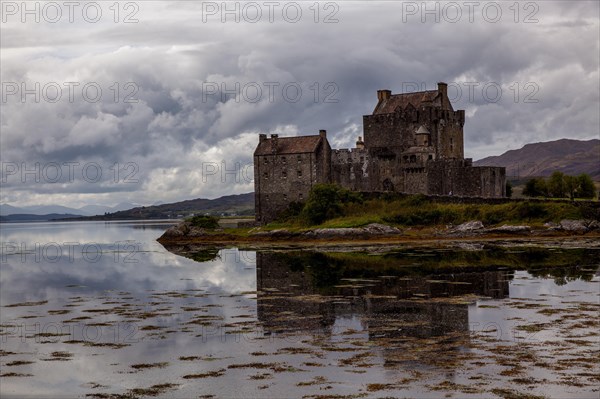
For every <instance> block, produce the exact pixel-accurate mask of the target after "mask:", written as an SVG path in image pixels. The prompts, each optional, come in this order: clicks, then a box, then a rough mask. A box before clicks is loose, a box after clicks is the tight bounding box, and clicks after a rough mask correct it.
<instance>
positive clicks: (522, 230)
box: [486, 224, 531, 233]
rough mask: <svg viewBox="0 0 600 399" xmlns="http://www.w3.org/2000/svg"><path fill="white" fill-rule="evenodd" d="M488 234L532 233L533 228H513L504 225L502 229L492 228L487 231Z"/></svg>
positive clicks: (523, 226) (524, 226)
mask: <svg viewBox="0 0 600 399" xmlns="http://www.w3.org/2000/svg"><path fill="white" fill-rule="evenodd" d="M486 232H487V233H529V232H531V226H526V225H522V226H512V225H508V224H504V225H502V226H500V227H492V228H490V229H487V230H486Z"/></svg>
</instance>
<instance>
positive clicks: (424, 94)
mask: <svg viewBox="0 0 600 399" xmlns="http://www.w3.org/2000/svg"><path fill="white" fill-rule="evenodd" d="M438 94H439V92H438V91H437V90H427V91H418V92H415V93H402V94H394V95H392V96H390V98H388V99H387V100H383V101H382V102H381V103H379V104H377V106H376V107H375V110H374V111H373V115H380V114H391V113H393V112H395V111H396V109H397V108H398V107H400V108H406V107H407V106H408V105H409V104H411V105H412V106H413V107H415V108H416V109H419V107H420V106H421V104H422V103H430V102H432V101H434V100H435V99H436V97H437V96H438Z"/></svg>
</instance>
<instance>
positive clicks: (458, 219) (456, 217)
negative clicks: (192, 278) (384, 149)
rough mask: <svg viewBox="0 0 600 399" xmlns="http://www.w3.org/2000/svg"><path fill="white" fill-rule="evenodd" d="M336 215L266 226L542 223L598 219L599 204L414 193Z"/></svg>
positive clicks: (353, 206) (348, 206) (353, 205)
mask: <svg viewBox="0 0 600 399" xmlns="http://www.w3.org/2000/svg"><path fill="white" fill-rule="evenodd" d="M338 213H339V216H336V217H333V218H331V219H328V220H326V221H324V222H322V223H320V224H311V223H309V222H307V220H306V218H305V217H303V215H302V214H301V213H299V214H297V215H291V216H288V217H287V218H285V219H283V220H280V221H278V222H274V223H271V224H269V225H267V226H266V229H276V228H288V229H292V230H302V229H305V228H315V227H318V228H341V227H361V226H365V225H367V224H369V223H383V224H388V225H392V226H397V227H433V226H446V225H449V224H453V225H458V224H461V223H464V222H467V221H470V220H480V221H482V222H483V224H484V225H486V226H496V225H502V224H528V225H531V226H537V225H539V226H541V225H543V224H544V223H546V222H555V223H557V222H560V221H561V220H563V219H596V220H597V219H598V218H599V216H600V210H599V208H598V206H595V207H593V206H591V205H589V204H588V205H582V204H578V203H568V202H556V201H544V202H509V203H504V204H455V203H439V202H434V201H431V200H429V199H427V198H425V197H423V196H419V195H414V196H409V197H405V198H401V199H392V200H386V199H369V200H365V201H363V202H350V203H345V204H341V205H340V211H339V212H338Z"/></svg>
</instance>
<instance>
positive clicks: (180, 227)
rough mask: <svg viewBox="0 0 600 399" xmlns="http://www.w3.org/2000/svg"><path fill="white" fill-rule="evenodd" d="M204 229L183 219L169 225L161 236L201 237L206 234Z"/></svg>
mask: <svg viewBox="0 0 600 399" xmlns="http://www.w3.org/2000/svg"><path fill="white" fill-rule="evenodd" d="M214 231H222V229H215V230H214ZM207 232H208V231H207V230H206V229H202V228H200V227H196V226H193V225H192V224H191V223H190V222H187V221H183V222H180V223H179V224H177V225H175V226H171V227H169V228H168V229H167V230H166V231H165V232H164V234H163V235H162V236H161V238H163V237H164V238H178V237H179V238H181V237H202V236H204V235H206V234H207Z"/></svg>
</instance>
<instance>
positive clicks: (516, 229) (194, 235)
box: [158, 219, 600, 245]
mask: <svg viewBox="0 0 600 399" xmlns="http://www.w3.org/2000/svg"><path fill="white" fill-rule="evenodd" d="M582 235H585V236H586V237H588V236H589V237H595V236H600V224H599V223H598V222H595V221H587V220H566V219H565V220H562V221H561V222H560V223H546V224H545V225H544V226H543V227H532V226H529V225H502V226H490V227H486V226H484V224H483V223H482V222H481V221H478V220H473V221H469V222H466V223H463V224H460V225H457V226H452V225H449V226H445V227H427V228H419V229H416V228H404V229H400V228H397V227H392V226H388V225H385V224H379V223H371V224H368V225H366V226H362V227H349V228H318V229H307V230H301V231H296V230H288V229H275V230H263V228H261V227H254V228H252V229H240V231H239V233H238V232H236V233H232V232H231V230H229V231H225V230H224V229H215V230H207V229H202V228H198V227H195V226H193V225H191V223H190V222H188V221H183V222H180V223H179V224H177V225H175V226H172V227H170V228H168V229H167V230H166V231H165V233H164V234H163V235H162V236H161V237H160V238H158V242H160V243H161V244H170V245H172V244H191V243H197V244H201V243H202V244H215V245H235V244H239V243H244V244H255V245H260V244H261V243H262V244H272V243H292V244H293V243H295V244H297V243H311V242H319V243H322V242H324V241H327V242H334V243H336V244H340V243H343V242H351V243H356V242H357V241H360V242H384V243H393V242H406V241H432V240H456V239H460V240H469V239H472V240H482V239H501V238H507V237H508V238H518V237H522V238H525V239H533V238H547V237H549V238H552V237H571V236H582Z"/></svg>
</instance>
